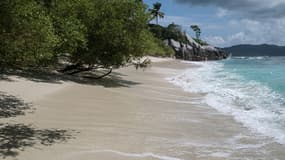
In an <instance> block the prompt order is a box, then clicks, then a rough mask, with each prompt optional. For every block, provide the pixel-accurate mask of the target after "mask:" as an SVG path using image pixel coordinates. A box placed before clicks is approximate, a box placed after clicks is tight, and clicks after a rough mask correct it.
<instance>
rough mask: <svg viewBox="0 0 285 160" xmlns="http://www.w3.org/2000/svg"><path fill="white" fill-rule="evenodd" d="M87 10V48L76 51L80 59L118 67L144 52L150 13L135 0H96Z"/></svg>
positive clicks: (85, 61) (93, 63)
mask: <svg viewBox="0 0 285 160" xmlns="http://www.w3.org/2000/svg"><path fill="white" fill-rule="evenodd" d="M91 7H92V9H93V10H94V11H93V13H92V14H88V13H86V15H87V16H90V17H88V19H86V21H85V25H86V27H87V32H88V43H87V48H85V49H84V48H82V49H81V50H80V51H79V52H77V55H76V59H77V61H78V62H79V63H83V64H89V65H101V66H104V67H110V66H113V67H119V66H121V65H124V64H125V63H126V62H128V61H129V60H130V59H131V58H132V57H140V56H143V54H144V50H145V44H144V41H145V38H146V37H145V33H146V32H148V31H147V26H146V24H147V21H148V15H147V14H146V13H145V5H143V4H142V3H138V2H137V1H136V0H122V1H117V0H105V1H94V4H93V5H92V6H91Z"/></svg>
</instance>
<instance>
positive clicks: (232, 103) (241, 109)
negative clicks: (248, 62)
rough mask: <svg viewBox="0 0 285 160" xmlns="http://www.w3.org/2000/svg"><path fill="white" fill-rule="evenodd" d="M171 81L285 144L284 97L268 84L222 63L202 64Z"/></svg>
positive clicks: (244, 123) (219, 109) (249, 126)
mask: <svg viewBox="0 0 285 160" xmlns="http://www.w3.org/2000/svg"><path fill="white" fill-rule="evenodd" d="M200 66H201V67H197V68H191V69H189V70H187V71H186V72H185V73H183V74H181V75H178V76H176V77H173V78H170V79H169V81H170V82H172V83H174V84H176V85H178V86H181V87H182V88H183V89H184V90H185V91H189V92H194V93H204V94H206V96H205V98H204V100H203V101H201V103H203V104H206V105H209V106H211V107H213V108H215V109H216V110H218V111H219V112H222V113H224V114H227V115H232V116H233V117H234V119H235V120H236V121H238V122H241V123H242V124H243V125H244V126H246V127H248V128H249V129H251V130H252V131H254V132H258V133H261V134H263V135H265V136H269V137H272V138H274V139H275V140H276V141H277V142H279V143H281V144H285V100H284V98H283V97H282V95H280V94H278V93H276V92H275V91H273V90H272V89H270V88H269V87H267V86H264V85H262V84H261V83H259V82H257V81H248V80H246V79H245V78H244V77H242V76H241V75H238V74H235V73H232V72H229V71H227V70H226V69H225V67H224V64H223V63H220V62H208V63H200Z"/></svg>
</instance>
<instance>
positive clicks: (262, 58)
mask: <svg viewBox="0 0 285 160" xmlns="http://www.w3.org/2000/svg"><path fill="white" fill-rule="evenodd" d="M231 58H233V59H247V60H264V59H268V58H270V57H269V56H258V57H245V56H242V57H231Z"/></svg>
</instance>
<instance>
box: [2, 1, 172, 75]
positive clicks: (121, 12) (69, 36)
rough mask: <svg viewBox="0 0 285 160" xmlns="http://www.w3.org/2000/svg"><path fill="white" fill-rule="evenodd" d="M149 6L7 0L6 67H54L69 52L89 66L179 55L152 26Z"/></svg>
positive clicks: (79, 65)
mask: <svg viewBox="0 0 285 160" xmlns="http://www.w3.org/2000/svg"><path fill="white" fill-rule="evenodd" d="M146 9H147V6H146V5H145V4H144V3H143V2H142V1H139V0H120V1H118V0H96V1H94V0H1V1H0V66H1V67H3V66H9V67H17V68H25V67H30V66H54V65H55V64H57V63H58V60H59V57H62V56H63V55H64V56H67V57H68V60H69V62H70V64H72V66H73V67H71V68H73V69H74V68H81V69H82V68H83V69H86V70H88V69H94V68H95V69H96V68H99V67H103V68H111V67H119V66H122V65H124V64H126V63H128V62H129V61H130V60H131V59H133V58H137V57H142V56H144V55H145V54H158V55H165V54H169V55H170V54H173V51H171V49H169V48H167V47H166V46H165V45H164V44H163V43H162V41H160V40H159V39H157V38H154V36H153V35H152V33H151V32H150V31H149V28H148V25H147V24H148V22H149V20H150V17H151V16H150V14H149V13H148V12H147V10H146ZM66 70H68V68H66V69H65V70H63V71H66Z"/></svg>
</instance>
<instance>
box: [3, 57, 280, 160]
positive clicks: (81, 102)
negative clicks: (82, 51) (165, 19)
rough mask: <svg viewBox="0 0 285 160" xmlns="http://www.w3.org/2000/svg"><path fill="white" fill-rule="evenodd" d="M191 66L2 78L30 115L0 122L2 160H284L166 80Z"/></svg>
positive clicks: (162, 64)
mask: <svg viewBox="0 0 285 160" xmlns="http://www.w3.org/2000/svg"><path fill="white" fill-rule="evenodd" d="M195 67H199V66H197V65H195V64H191V63H181V61H178V60H170V59H168V60H163V61H160V60H156V61H155V62H154V63H152V65H151V67H149V68H146V69H145V70H142V69H139V70H136V69H135V68H134V67H132V66H131V67H125V68H121V69H117V70H115V71H114V73H112V75H111V76H110V77H107V78H106V79H103V80H99V81H88V83H87V82H86V83H85V82H84V81H83V82H82V81H80V82H79V81H72V80H62V79H59V80H58V79H56V78H55V79H52V80H51V79H49V80H42V79H40V78H38V79H36V78H30V77H28V78H27V77H19V76H7V77H5V78H3V77H2V78H1V81H0V91H1V92H3V94H5V95H12V96H15V97H13V98H14V99H21V100H23V101H24V102H25V103H28V104H29V106H30V108H29V109H25V111H24V112H25V115H17V116H11V117H5V118H4V117H1V118H0V124H2V128H1V129H0V137H4V138H3V139H5V141H2V142H0V159H1V158H2V159H7V160H10V159H18V160H27V159H28V160H39V159H40V160H45V159H46V160H50V159H53V160H79V159H80V160H94V159H100V160H113V159H116V160H129V159H130V160H141V159H142V160H150V159H154V160H156V159H157V160H198V159H203V160H204V159H208V160H223V159H233V160H237V159H264V160H268V159H280V160H282V159H285V158H284V157H285V153H284V149H285V147H284V146H283V145H280V144H278V143H276V142H274V141H273V140H272V139H271V138H268V137H265V136H262V135H259V134H258V133H254V132H252V131H250V130H249V129H247V128H246V127H244V126H243V125H242V124H241V123H238V122H236V121H235V120H234V119H233V117H231V116H227V115H225V114H222V113H220V112H218V111H217V110H215V109H214V108H212V107H210V106H206V105H201V103H200V101H201V99H203V96H205V95H203V94H197V93H191V92H186V91H184V90H183V89H182V88H180V87H178V86H175V85H173V84H172V83H170V82H169V81H168V78H170V77H174V76H176V75H179V74H181V73H183V72H184V71H185V70H186V69H191V68H195ZM190 83H191V82H190ZM201 87H203V86H201ZM1 100H2V101H3V98H2V99H1ZM9 126H12V127H9ZM0 127H1V126H0ZM7 128H8V131H9V132H8V131H7ZM4 129H6V130H4ZM13 129H14V130H13ZM15 131H21V132H19V133H16V132H15ZM25 132H28V133H25ZM7 133H14V134H15V135H13V136H11V137H8V136H10V135H9V134H7ZM17 140H18V141H17ZM9 141H10V142H11V143H8V142H9ZM11 145H12V147H11ZM13 145H14V146H13Z"/></svg>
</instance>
